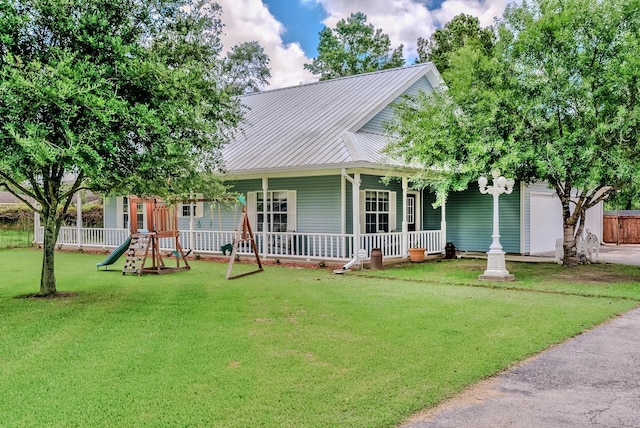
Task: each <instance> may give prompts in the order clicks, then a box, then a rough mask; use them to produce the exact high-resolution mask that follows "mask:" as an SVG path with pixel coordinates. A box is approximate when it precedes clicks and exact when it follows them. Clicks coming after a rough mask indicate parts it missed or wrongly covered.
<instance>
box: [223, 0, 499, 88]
mask: <svg viewBox="0 0 640 428" xmlns="http://www.w3.org/2000/svg"><path fill="white" fill-rule="evenodd" d="M298 1H301V2H303V3H314V4H319V5H320V6H322V7H323V8H324V10H325V11H326V13H327V15H328V18H327V19H326V20H325V21H324V24H325V25H326V26H328V27H331V28H333V27H335V24H336V23H337V22H338V21H339V20H340V19H346V18H348V17H349V15H350V14H351V13H353V12H363V13H365V14H366V15H367V22H368V23H370V24H373V26H374V27H375V28H381V29H382V31H383V32H384V33H386V34H388V35H389V38H390V40H391V43H392V47H394V48H395V47H397V46H399V45H400V44H402V45H404V56H405V58H415V55H416V52H417V41H418V37H424V38H427V37H429V36H430V35H431V34H432V33H433V31H435V29H436V28H437V27H438V26H442V25H444V24H446V23H447V22H448V21H449V20H451V18H453V17H454V16H456V15H458V14H460V13H466V14H469V15H473V16H476V17H478V19H479V20H480V24H481V25H482V26H487V25H491V24H493V20H494V18H495V17H496V16H500V15H501V14H502V12H503V11H504V8H505V5H506V3H507V1H506V0H445V1H444V2H443V3H442V4H441V5H440V7H439V8H438V9H436V10H429V8H428V5H429V4H430V3H431V2H430V1H429V0H298ZM217 2H218V3H219V4H220V6H222V11H223V14H222V22H223V23H224V24H225V28H224V31H225V34H224V35H223V37H222V43H223V45H224V48H225V51H226V50H228V49H230V48H231V47H232V46H234V45H236V44H238V43H242V42H247V41H252V40H257V41H258V42H259V43H260V45H261V46H262V47H263V48H264V49H265V52H266V53H267V55H269V58H270V61H271V62H270V68H271V76H272V77H271V81H270V85H269V87H268V88H267V89H273V88H279V87H283V86H291V85H297V84H299V83H301V82H310V81H314V80H317V79H316V77H315V76H313V75H312V74H311V73H309V72H308V71H307V70H305V69H304V67H303V65H304V64H305V63H310V62H311V59H310V58H307V57H306V56H305V53H304V51H303V50H302V48H301V47H300V45H299V44H297V43H292V44H284V43H283V41H282V37H281V35H282V34H283V32H284V31H285V28H284V27H283V26H282V24H281V23H280V22H278V21H277V20H276V19H275V18H274V17H273V16H272V15H271V14H270V13H269V10H268V8H267V7H266V6H265V5H264V4H263V3H262V1H261V0H217Z"/></svg>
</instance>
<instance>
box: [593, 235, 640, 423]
mask: <svg viewBox="0 0 640 428" xmlns="http://www.w3.org/2000/svg"><path fill="white" fill-rule="evenodd" d="M600 259H602V260H603V261H605V262H607V263H620V264H623V265H635V266H640V245H637V244H625V245H615V244H603V245H600ZM639 426H640V425H639Z"/></svg>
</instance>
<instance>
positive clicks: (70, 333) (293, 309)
mask: <svg viewBox="0 0 640 428" xmlns="http://www.w3.org/2000/svg"><path fill="white" fill-rule="evenodd" d="M103 258H104V255H102V256H101V255H89V254H78V253H58V254H57V255H56V271H57V278H58V289H59V290H60V291H68V292H75V293H77V295H76V296H75V297H69V298H60V299H25V298H20V297H17V296H21V295H25V294H28V293H34V292H36V291H37V290H38V280H39V274H40V271H39V268H40V264H41V253H40V252H39V251H37V250H32V249H14V250H2V251H0V260H2V261H1V262H0V266H2V275H3V279H2V281H0V313H1V314H2V322H1V323H0V379H2V382H0V397H2V412H0V426H11V427H33V426H38V427H46V426H51V427H67V426H91V427H96V426H98V427H99V426H136V427H140V426H163V427H164V426H207V427H246V426H268V427H301V426H305V427H327V426H336V427H338V426H339V427H345V426H359V427H360V426H366V427H374V426H394V425H396V424H398V423H400V422H401V421H402V420H404V419H405V418H406V417H407V416H409V415H410V414H411V413H413V412H415V411H418V410H421V409H423V408H425V407H430V406H433V405H435V404H436V403H438V402H439V401H441V400H443V399H445V398H447V397H449V396H451V395H453V394H455V393H456V392H458V391H460V390H461V389H463V388H464V387H465V386H467V385H469V384H472V383H474V382H476V381H478V380H480V379H482V378H485V377H487V376H490V375H492V374H494V373H496V372H498V371H500V370H502V369H505V368H507V367H509V366H510V365H512V364H514V363H515V362H517V361H519V360H522V359H523V358H525V357H527V356H529V355H532V354H535V353H537V352H539V351H540V350H542V349H545V348H546V347H548V346H550V345H551V344H554V343H558V342H560V341H563V340H564V339H566V338H568V337H570V336H573V335H575V334H578V333H579V332H581V331H583V330H585V329H587V328H589V327H591V326H593V325H595V324H598V323H600V322H602V321H604V320H606V319H607V318H610V317H611V316H614V315H615V314H618V313H621V312H624V311H627V310H629V309H631V308H633V307H634V306H636V305H637V304H638V299H640V285H639V283H638V282H637V280H638V278H640V276H639V275H637V274H636V276H635V277H633V279H632V280H630V281H629V282H628V283H625V284H624V285H621V286H620V289H619V290H618V287H617V286H615V285H614V286H606V287H604V286H602V285H601V284H600V285H595V284H592V285H589V284H586V285H583V287H585V288H583V289H582V290H583V291H584V293H583V294H585V295H587V296H593V295H594V294H600V295H601V296H600V297H584V296H582V295H578V294H580V293H578V292H577V291H579V290H577V288H576V286H574V285H570V286H569V288H568V290H567V291H568V292H569V293H568V294H561V293H558V292H556V291H558V290H560V291H562V290H561V289H562V287H563V283H564V282H565V281H564V280H563V279H558V280H555V281H556V282H554V284H555V285H553V286H551V285H549V286H545V287H544V288H550V289H553V291H554V292H552V293H550V292H537V291H536V292H531V291H528V290H517V289H502V288H491V287H484V286H480V287H479V286H478V285H482V284H478V281H476V280H474V279H473V278H474V277H477V275H478V272H474V273H472V272H471V271H468V270H467V269H469V268H468V265H467V264H466V261H464V260H461V261H452V262H451V263H449V262H447V263H428V264H426V263H425V264H420V265H416V266H411V267H410V268H407V269H404V270H403V269H396V270H385V271H383V272H382V273H372V274H375V275H369V274H367V275H354V274H351V275H332V274H331V272H330V271H326V270H314V269H296V268H286V267H276V266H266V267H265V271H264V272H263V273H259V274H256V275H252V276H247V277H243V278H240V279H236V280H233V281H226V280H225V279H224V276H225V272H226V267H227V266H226V264H221V263H212V262H193V263H192V269H191V270H190V271H187V272H181V273H176V274H169V275H160V276H154V275H146V276H142V277H136V276H122V275H121V274H120V272H119V270H117V269H119V268H121V266H122V260H120V262H119V263H117V264H116V265H115V267H114V269H116V270H111V271H99V272H98V271H96V270H95V263H96V262H98V261H101V260H102V259H103ZM458 262H460V265H459V266H456V264H455V263H458ZM520 266H521V265H518V266H516V267H514V266H509V269H510V270H512V271H513V273H515V274H516V277H518V278H519V275H518V273H519V269H520ZM421 269H422V271H421ZM410 272H413V273H411V274H409V273H410ZM460 272H463V273H464V272H467V273H468V275H469V276H468V277H466V276H464V275H463V276H460V275H461V274H460ZM535 272H536V271H535V270H534V269H532V270H530V272H529V273H527V275H528V276H527V279H526V281H527V282H526V283H527V284H530V286H531V288H539V287H538V284H542V283H544V282H545V281H547V282H548V281H551V280H549V279H548V278H547V274H546V273H545V272H544V271H543V273H542V274H540V275H539V276H538V277H536V273H535ZM383 275H384V276H383ZM397 277H400V278H401V277H405V278H404V279H402V278H401V279H396V278H397ZM551 282H553V281H551ZM524 284H525V280H524V279H523V281H522V284H520V282H519V281H516V282H515V283H512V284H511V285H512V286H514V285H517V286H518V287H519V286H521V285H522V286H526V285H524ZM526 287H529V286H526ZM592 288H595V289H597V290H602V289H603V288H607V289H608V290H609V291H608V292H607V293H602V292H601V291H599V292H598V293H596V292H591V291H592V290H591V289H592ZM620 296H623V297H625V298H620Z"/></svg>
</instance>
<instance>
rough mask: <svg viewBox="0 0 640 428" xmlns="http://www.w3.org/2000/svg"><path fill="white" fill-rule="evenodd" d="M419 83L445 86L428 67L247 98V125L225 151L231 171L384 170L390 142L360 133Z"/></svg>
mask: <svg viewBox="0 0 640 428" xmlns="http://www.w3.org/2000/svg"><path fill="white" fill-rule="evenodd" d="M421 78H427V79H428V80H429V82H430V84H431V85H432V86H433V87H436V86H439V85H440V84H442V80H441V78H440V75H439V74H438V72H437V70H436V69H435V67H434V66H433V64H431V63H426V64H418V65H414V66H408V67H402V68H395V69H391V70H384V71H378V72H374V73H367V74H360V75H356V76H349V77H344V78H340V79H333V80H327V81H322V82H316V83H311V84H307V85H300V86H293V87H289V88H282V89H276V90H272V91H265V92H258V93H254V94H250V95H245V96H243V97H241V98H240V100H241V102H242V104H243V105H244V106H246V108H247V111H246V113H245V121H244V123H243V124H242V125H241V126H240V128H239V130H238V131H237V134H236V136H235V138H234V140H233V141H231V142H230V143H229V144H228V145H227V146H225V148H224V150H223V155H224V160H225V164H226V167H227V170H228V171H229V172H230V173H231V174H243V173H251V172H255V171H265V170H270V171H277V170H290V169H298V168H299V169H304V168H306V167H311V166H313V167H315V168H316V169H317V168H322V167H323V166H326V167H327V168H335V167H336V166H340V167H348V166H349V165H351V164H353V163H355V162H357V163H359V164H362V163H370V164H372V166H373V165H382V164H386V163H388V162H387V161H386V160H385V159H384V157H383V156H382V155H381V154H380V150H381V149H382V148H383V147H384V146H385V145H386V141H385V138H386V137H385V136H384V135H383V134H381V133H380V134H376V133H371V132H364V131H361V132H358V131H359V130H360V128H362V127H363V126H364V125H365V124H366V123H367V122H368V121H369V120H371V119H372V118H373V117H374V116H375V115H376V114H377V113H379V112H380V111H381V110H382V109H384V108H385V107H386V106H388V105H389V104H390V103H391V102H393V101H394V100H395V99H396V98H397V97H398V96H400V95H401V94H402V93H403V92H404V91H406V90H407V89H408V88H409V87H410V86H411V85H413V84H414V83H415V82H417V81H418V80H419V79H421Z"/></svg>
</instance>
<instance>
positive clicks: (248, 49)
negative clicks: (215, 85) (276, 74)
mask: <svg viewBox="0 0 640 428" xmlns="http://www.w3.org/2000/svg"><path fill="white" fill-rule="evenodd" d="M268 64H269V57H268V55H267V54H266V53H265V52H264V49H263V48H262V46H260V45H259V44H258V42H255V41H253V42H245V43H241V44H239V45H236V46H234V47H233V48H231V52H229V53H227V56H226V57H225V58H224V60H223V61H222V73H221V76H220V77H221V79H223V80H224V81H226V85H227V89H228V90H229V91H231V93H233V94H234V95H242V94H246V93H250V92H257V91H258V90H260V87H261V86H264V85H266V84H267V83H269V78H270V77H271V72H270V71H269V67H268Z"/></svg>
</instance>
